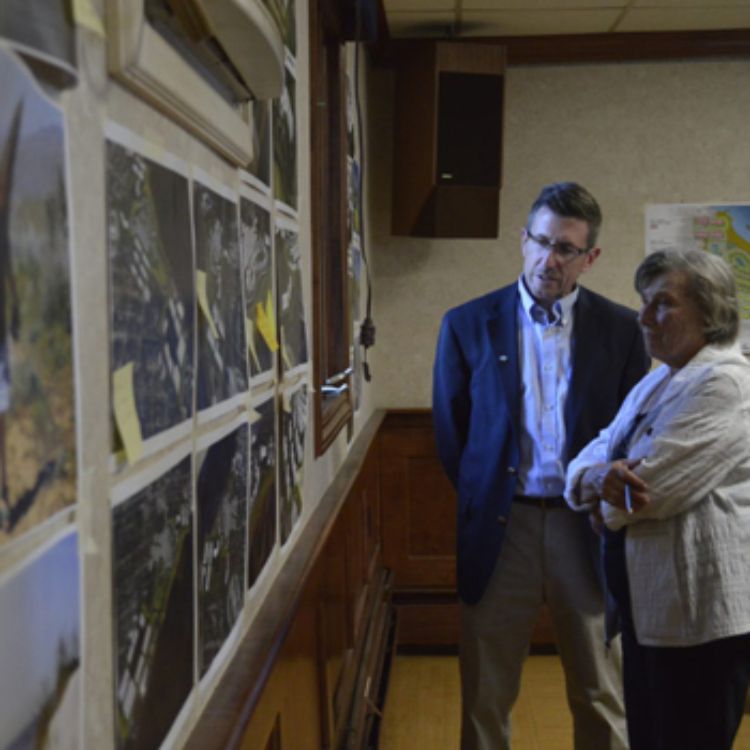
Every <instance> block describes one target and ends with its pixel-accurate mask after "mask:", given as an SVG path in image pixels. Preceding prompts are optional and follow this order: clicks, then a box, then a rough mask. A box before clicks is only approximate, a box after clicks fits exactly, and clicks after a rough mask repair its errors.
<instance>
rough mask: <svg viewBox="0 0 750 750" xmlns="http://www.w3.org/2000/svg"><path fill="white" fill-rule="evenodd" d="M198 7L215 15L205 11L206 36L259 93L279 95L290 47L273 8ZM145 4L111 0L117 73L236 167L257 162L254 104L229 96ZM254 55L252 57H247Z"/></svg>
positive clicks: (244, 4)
mask: <svg viewBox="0 0 750 750" xmlns="http://www.w3.org/2000/svg"><path fill="white" fill-rule="evenodd" d="M192 2H194V3H197V5H198V8H199V9H202V10H204V11H208V12H205V13H204V16H205V18H206V19H207V21H208V23H209V24H210V26H209V28H208V29H207V30H206V33H207V34H210V35H211V36H212V37H213V38H215V39H216V41H217V42H218V43H219V44H220V45H221V47H222V49H223V51H224V52H225V53H226V54H227V56H228V57H229V60H230V62H231V64H232V65H233V66H234V67H235V68H236V69H237V70H238V71H242V72H243V73H244V76H243V77H244V78H245V79H246V83H247V84H248V86H249V87H250V88H251V89H252V90H253V93H254V94H255V96H256V97H257V98H261V99H262V98H271V97H273V96H277V95H278V93H279V92H280V91H281V86H282V80H283V69H284V64H283V59H284V47H283V43H282V41H281V36H280V33H279V31H278V28H277V27H276V25H275V24H274V23H273V20H272V19H271V18H270V14H269V12H268V11H267V9H266V8H265V7H264V6H262V5H261V4H259V3H257V2H255V0H214V1H213V2H211V3H210V4H209V3H205V2H203V0H192ZM145 5H146V0H108V6H107V36H108V45H107V49H108V55H109V60H108V62H109V70H110V73H112V75H113V76H115V77H117V78H118V79H119V80H121V81H122V82H123V83H124V84H125V85H127V86H128V87H130V88H131V89H132V90H133V91H135V92H136V93H137V94H138V95H139V96H142V97H143V98H144V99H147V100H148V101H150V102H151V103H152V104H153V105H154V106H156V107H157V108H158V109H160V110H162V111H163V112H164V113H165V114H167V115H168V116H169V117H172V118H173V119H174V120H176V121H177V122H178V123H179V124H180V125H182V126H183V127H185V128H187V129H188V130H190V131H191V132H193V133H194V134H195V135H197V136H198V137H199V138H201V139H202V140H204V141H205V142H206V143H208V144H209V145H210V146H211V147H212V148H214V149H216V151H218V152H219V153H220V154H222V155H223V156H224V157H225V158H227V159H228V160H229V161H230V162H232V163H233V164H236V165H239V166H246V165H247V164H249V163H250V162H251V161H252V159H253V140H252V128H251V123H252V107H251V105H250V102H249V101H242V102H238V103H236V104H232V103H230V102H229V101H228V100H227V99H225V98H224V97H223V96H221V95H220V94H219V93H218V91H217V90H215V88H214V87H213V86H212V85H211V84H210V83H208V82H207V81H206V80H205V79H204V77H203V76H201V74H200V73H198V72H197V71H196V70H194V69H193V67H192V66H191V64H190V63H189V62H188V60H187V59H186V58H185V57H184V56H183V55H182V54H181V53H180V51H178V49H177V46H176V45H172V44H170V43H169V41H167V39H166V38H165V37H164V36H162V35H161V34H160V33H159V32H158V31H157V30H156V29H155V28H154V27H153V26H152V25H151V24H150V23H149V22H148V19H147V17H146V11H145ZM243 34H244V36H243ZM240 38H242V39H244V41H245V43H244V44H240V43H239V41H238V40H239V39H240ZM249 40H253V41H254V42H255V43H254V44H251V43H249ZM247 50H250V51H251V53H252V59H246V56H247V54H248V53H247Z"/></svg>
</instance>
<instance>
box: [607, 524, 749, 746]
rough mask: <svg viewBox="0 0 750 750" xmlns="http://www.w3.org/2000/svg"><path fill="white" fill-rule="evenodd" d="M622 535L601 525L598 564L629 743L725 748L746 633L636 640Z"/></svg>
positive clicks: (738, 705)
mask: <svg viewBox="0 0 750 750" xmlns="http://www.w3.org/2000/svg"><path fill="white" fill-rule="evenodd" d="M624 540H625V535H624V533H620V534H613V533H611V532H607V537H606V539H605V571H606V574H607V583H608V585H609V586H610V590H611V592H612V594H613V596H614V597H615V600H616V601H617V603H618V605H619V607H620V616H621V624H622V648H623V673H624V687H625V711H626V716H627V724H628V737H629V740H630V750H731V747H732V741H733V740H734V737H735V735H736V734H737V730H738V728H739V725H740V721H741V720H742V714H743V711H744V707H745V699H746V695H747V690H748V684H750V633H748V634H744V635H739V636H734V637H732V638H722V639H720V640H715V641H709V642H708V643H704V644H701V645H699V646H686V647H661V646H641V645H640V644H639V643H638V641H637V640H636V637H635V630H634V628H633V619H632V616H631V612H630V595H629V587H628V581H627V571H626V568H625V554H624V553H625V547H624Z"/></svg>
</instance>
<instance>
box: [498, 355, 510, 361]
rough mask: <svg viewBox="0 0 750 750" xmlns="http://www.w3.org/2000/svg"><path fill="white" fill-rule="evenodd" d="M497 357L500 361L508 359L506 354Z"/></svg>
mask: <svg viewBox="0 0 750 750" xmlns="http://www.w3.org/2000/svg"><path fill="white" fill-rule="evenodd" d="M497 359H498V361H500V362H507V361H508V355H507V354H501V355H500V356H499V357H498V358H497Z"/></svg>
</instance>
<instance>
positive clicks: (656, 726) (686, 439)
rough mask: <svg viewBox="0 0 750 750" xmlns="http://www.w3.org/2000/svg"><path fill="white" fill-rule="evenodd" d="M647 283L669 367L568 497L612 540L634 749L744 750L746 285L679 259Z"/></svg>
mask: <svg viewBox="0 0 750 750" xmlns="http://www.w3.org/2000/svg"><path fill="white" fill-rule="evenodd" d="M635 284H636V289H637V290H638V292H639V293H640V295H641V297H642V300H643V305H642V307H641V311H640V314H639V322H640V325H641V328H642V330H643V334H644V338H645V341H646V347H647V349H648V350H649V353H650V354H651V356H652V357H655V358H656V359H659V360H661V361H662V362H663V363H664V364H663V365H662V366H661V367H659V368H657V369H655V370H653V371H652V372H650V373H649V374H648V375H646V376H645V377H644V378H643V379H642V380H641V381H640V383H638V384H637V385H636V386H635V388H634V389H633V390H632V391H631V393H630V394H629V396H628V397H627V399H626V400H625V402H624V403H623V405H622V408H621V409H620V411H619V413H618V414H617V416H616V417H615V419H614V421H613V422H612V424H610V426H609V427H608V428H606V429H605V430H603V431H602V432H601V433H600V435H599V436H598V437H597V438H596V439H595V440H593V441H592V442H591V443H589V445H587V446H586V448H584V449H583V451H582V452H581V453H580V454H579V455H578V457H577V458H576V459H575V460H574V461H573V462H572V463H571V464H570V466H569V468H568V480H567V488H566V499H567V501H568V503H569V504H570V505H571V506H572V507H573V508H574V509H576V510H581V511H588V512H590V513H591V514H592V520H593V522H594V523H595V525H598V526H600V527H602V535H603V545H602V547H603V563H604V570H605V576H606V580H607V587H608V590H609V594H610V596H611V599H612V600H613V602H614V604H615V605H616V610H617V612H616V615H617V616H616V617H610V618H609V624H610V625H611V626H613V629H612V630H610V633H609V634H608V635H609V636H611V635H613V630H614V629H618V628H619V629H620V630H621V632H622V642H623V658H624V682H625V705H626V711H627V720H628V734H629V737H630V748H631V750H730V749H731V747H732V742H733V740H734V737H735V735H736V733H737V729H738V727H739V723H740V721H741V718H742V713H743V709H744V706H745V696H746V694H747V689H748V683H749V682H750V364H748V363H747V361H746V360H745V358H744V357H743V356H742V353H741V352H740V349H739V346H738V345H737V343H736V340H737V335H738V329H739V313H738V309H737V297H736V292H735V284H734V279H733V277H732V273H731V270H730V268H729V266H728V265H727V264H726V263H725V262H724V261H723V260H722V259H721V258H719V257H717V256H712V255H709V254H708V253H705V252H699V251H689V252H684V253H678V252H674V251H670V252H657V253H654V254H652V255H649V256H648V257H647V258H646V259H645V260H644V261H643V263H641V265H640V266H639V268H638V270H637V272H636V278H635ZM611 614H612V613H611Z"/></svg>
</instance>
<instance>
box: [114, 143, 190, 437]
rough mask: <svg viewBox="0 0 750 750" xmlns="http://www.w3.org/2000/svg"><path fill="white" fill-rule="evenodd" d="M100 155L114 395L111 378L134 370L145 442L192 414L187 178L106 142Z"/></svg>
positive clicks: (187, 418) (184, 421)
mask: <svg viewBox="0 0 750 750" xmlns="http://www.w3.org/2000/svg"><path fill="white" fill-rule="evenodd" d="M124 139H125V138H123V140H124ZM106 155H107V224H108V226H107V230H108V237H109V276H110V306H111V316H112V318H111V320H112V325H111V355H110V356H111V367H112V378H113V391H114V390H115V388H116V383H117V373H121V372H122V371H123V368H125V367H129V368H132V375H131V378H132V394H133V398H134V401H135V412H136V415H137V423H138V427H137V429H139V431H140V434H141V437H142V438H143V439H144V440H147V439H149V438H152V437H154V436H156V435H158V434H159V433H162V432H164V431H165V430H168V429H170V428H174V427H176V426H178V425H184V424H185V423H186V422H188V421H189V420H190V419H191V417H192V408H193V387H194V374H193V352H194V346H195V343H194V342H195V335H194V325H193V308H194V304H195V303H194V300H195V289H194V287H193V272H192V268H193V255H192V250H191V241H190V218H189V217H190V201H189V195H188V180H187V177H186V176H185V175H184V174H182V173H180V172H179V171H177V169H176V168H177V167H178V166H179V165H178V164H176V163H175V164H174V165H172V166H170V165H168V164H159V163H157V162H155V161H152V160H150V159H147V158H146V157H145V156H143V155H141V154H140V153H138V152H137V151H135V150H133V149H132V148H128V147H126V146H124V145H121V144H120V143H117V142H114V141H112V140H110V141H108V142H107V151H106ZM172 167H175V168H172ZM117 395H118V394H114V397H113V401H114V400H115V399H116V398H117ZM122 429H123V428H122V427H120V430H122ZM113 434H114V435H115V437H116V438H121V437H122V436H121V435H118V434H117V433H116V432H115V431H113ZM117 447H118V443H117V441H116V442H115V444H114V445H113V448H117Z"/></svg>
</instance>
